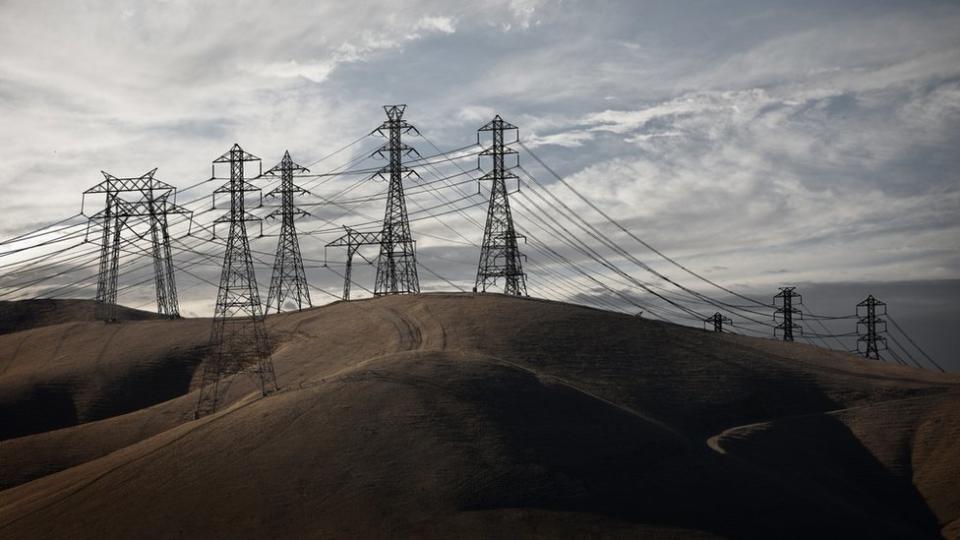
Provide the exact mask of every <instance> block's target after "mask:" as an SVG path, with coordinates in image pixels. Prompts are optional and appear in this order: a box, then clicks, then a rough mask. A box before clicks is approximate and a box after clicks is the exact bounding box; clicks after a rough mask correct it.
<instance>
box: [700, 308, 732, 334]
mask: <svg viewBox="0 0 960 540" xmlns="http://www.w3.org/2000/svg"><path fill="white" fill-rule="evenodd" d="M724 323H726V324H729V325H731V326H732V325H733V320H731V319H730V318H729V317H724V316H723V314H722V313H720V312H719V311H718V312H716V313H714V314H713V315H711V316H709V317H707V318H706V319H704V320H703V325H704V327H706V326H707V325H708V324H713V331H714V332H723V325H724Z"/></svg>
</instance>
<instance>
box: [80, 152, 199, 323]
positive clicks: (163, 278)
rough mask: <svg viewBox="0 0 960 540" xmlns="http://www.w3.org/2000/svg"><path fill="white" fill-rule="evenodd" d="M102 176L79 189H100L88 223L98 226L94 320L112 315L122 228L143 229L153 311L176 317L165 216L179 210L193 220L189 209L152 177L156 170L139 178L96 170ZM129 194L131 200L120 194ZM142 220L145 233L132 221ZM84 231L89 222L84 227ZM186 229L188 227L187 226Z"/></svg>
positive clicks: (91, 191)
mask: <svg viewBox="0 0 960 540" xmlns="http://www.w3.org/2000/svg"><path fill="white" fill-rule="evenodd" d="M101 172H102V174H103V176H104V180H103V181H102V182H100V183H99V184H97V185H96V186H94V187H92V188H90V189H88V190H86V191H84V192H83V203H82V205H81V213H82V212H83V210H82V207H83V205H85V204H86V196H87V195H92V194H99V193H103V194H105V197H106V201H105V205H104V209H103V210H101V211H100V212H98V213H96V214H94V215H93V216H91V217H90V223H98V224H99V225H100V227H101V241H100V260H99V270H98V272H97V296H96V309H95V311H96V316H97V319H99V320H104V321H116V320H117V282H118V279H119V273H120V251H121V250H120V246H121V244H122V243H123V242H124V241H125V240H124V239H123V235H122V232H123V230H124V229H126V230H128V231H129V232H130V233H132V234H133V235H134V236H135V239H134V240H133V242H135V241H136V240H141V239H143V238H144V237H145V236H147V235H148V234H149V236H150V240H151V249H150V254H151V255H152V258H153V267H154V283H155V288H156V298H157V314H158V315H160V316H161V317H165V318H177V317H179V316H180V306H179V302H178V299H177V286H176V280H175V279H174V266H173V254H172V252H171V248H170V233H169V220H168V216H169V215H171V214H179V215H184V216H188V217H189V221H190V224H191V226H192V222H193V212H192V211H190V210H187V209H185V208H183V207H180V206H177V204H176V203H175V202H173V201H172V199H175V198H176V188H174V187H173V186H171V185H170V184H167V183H166V182H163V181H161V180H158V179H157V178H155V176H154V175H155V174H156V172H157V169H153V170H151V171H148V172H147V173H146V174H144V175H142V176H139V177H130V178H118V177H116V176H113V175H111V174H109V173H106V172H103V171H101ZM123 194H128V196H130V194H132V196H133V199H132V200H127V199H125V198H123ZM144 222H146V223H148V224H149V229H148V232H138V230H137V225H139V224H141V223H144ZM88 234H89V226H88ZM188 234H189V230H188Z"/></svg>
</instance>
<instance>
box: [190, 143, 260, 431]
mask: <svg viewBox="0 0 960 540" xmlns="http://www.w3.org/2000/svg"><path fill="white" fill-rule="evenodd" d="M254 161H255V162H257V164H258V166H259V165H260V158H258V157H256V156H254V155H253V154H250V153H248V152H246V151H244V150H243V149H242V148H240V145H238V144H234V145H233V147H232V148H230V150H229V151H227V153H225V154H223V155H222V156H220V157H219V158H217V159H215V160H214V161H213V168H214V175H213V176H214V178H216V166H217V164H218V163H229V164H230V179H229V181H228V182H227V183H226V184H224V186H222V187H221V188H219V189H217V190H216V191H215V192H214V206H216V198H215V197H216V194H217V193H229V194H230V211H229V212H227V213H226V214H225V215H224V216H223V217H221V218H219V219H218V220H217V222H219V223H229V224H230V233H229V235H228V236H227V242H226V249H225V251H224V254H223V268H222V270H221V274H220V288H219V290H218V291H217V305H216V308H215V310H214V314H213V327H212V329H211V331H210V350H211V351H212V352H213V356H212V357H211V358H210V359H209V361H208V362H207V363H206V364H205V366H204V370H203V376H202V379H201V383H200V385H201V386H200V397H199V400H198V402H197V410H196V413H195V415H196V417H198V418H199V417H200V416H203V415H205V414H208V413H212V412H214V411H216V410H217V406H218V405H220V403H221V402H222V401H223V399H224V398H225V396H226V393H227V390H228V389H229V387H230V383H231V382H232V380H233V377H232V375H236V374H238V373H247V374H249V375H251V377H253V378H254V380H255V381H256V382H257V383H258V384H259V387H260V393H261V395H267V394H268V393H269V392H271V391H273V390H276V389H277V377H276V374H275V373H274V370H273V361H272V360H271V358H270V343H269V338H268V336H267V327H266V323H265V322H264V317H263V307H262V306H261V304H260V294H259V293H258V292H257V280H256V276H255V274H254V271H253V258H252V256H251V254H250V240H249V238H248V237H247V227H246V223H247V222H248V221H259V218H257V217H255V216H253V215H252V214H250V213H249V212H247V211H246V208H245V199H246V195H247V193H250V192H254V191H255V192H259V188H257V187H256V186H254V185H253V184H252V183H250V182H249V181H248V180H247V179H246V178H245V177H244V164H245V163H248V162H254ZM262 172H263V169H262V166H261V167H260V173H259V174H262ZM261 201H262V197H261Z"/></svg>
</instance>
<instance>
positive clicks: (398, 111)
mask: <svg viewBox="0 0 960 540" xmlns="http://www.w3.org/2000/svg"><path fill="white" fill-rule="evenodd" d="M406 108H407V106H406V105H384V107H383V110H384V111H385V112H386V113H387V120H386V121H385V122H384V123H383V124H381V125H380V127H378V128H377V129H375V130H374V131H373V132H374V133H379V134H380V135H382V136H384V137H386V138H387V142H386V144H384V145H383V146H381V147H380V149H379V150H377V151H376V152H374V155H377V156H380V157H386V158H387V159H388V160H389V163H388V164H387V166H386V167H383V168H382V169H380V171H378V172H377V176H379V177H380V178H382V179H384V180H388V181H389V183H390V186H389V189H388V194H387V207H386V210H385V211H384V214H383V229H382V230H381V232H380V256H379V257H378V258H377V280H376V283H375V285H374V289H373V293H374V295H376V296H381V295H385V294H405V293H419V292H420V280H419V278H418V277H417V253H416V243H415V242H414V240H413V237H412V236H411V235H410V222H409V221H408V220H407V203H406V201H405V200H404V197H403V180H404V179H405V178H408V177H410V176H415V177H417V178H419V175H418V174H417V172H416V171H414V170H413V169H410V168H408V167H406V166H405V165H403V157H404V156H407V155H410V154H414V155H419V154H417V151H416V150H415V149H414V148H413V147H411V146H407V145H406V144H404V143H403V141H402V140H401V137H402V136H403V135H405V134H408V133H413V134H415V135H419V134H420V132H419V131H417V128H415V127H414V126H413V125H411V124H408V123H407V121H406V120H404V119H403V112H404V111H405V110H406Z"/></svg>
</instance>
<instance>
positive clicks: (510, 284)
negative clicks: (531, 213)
mask: <svg viewBox="0 0 960 540" xmlns="http://www.w3.org/2000/svg"><path fill="white" fill-rule="evenodd" d="M485 131H489V132H491V134H492V138H493V141H492V144H491V145H490V147H489V148H487V149H485V150H484V151H483V152H481V153H480V156H481V157H482V156H490V157H491V158H492V159H493V169H492V170H491V171H490V172H488V173H486V174H484V175H483V176H482V177H480V180H491V181H492V184H491V186H490V204H489V206H488V207H487V224H486V226H485V227H484V231H483V245H482V246H481V248H480V263H479V264H478V265H477V280H476V284H475V286H474V290H476V291H479V292H487V289H488V288H491V287H494V286H496V283H497V280H498V279H500V278H503V292H504V294H515V295H518V296H526V295H527V276H526V274H524V273H523V264H522V262H521V258H522V255H521V253H520V248H519V246H518V242H517V239H518V238H522V236H518V235H517V232H516V230H515V229H514V227H513V214H512V213H511V212H510V199H509V197H508V195H507V182H506V181H507V179H518V177H517V175H515V174H514V173H512V172H510V169H513V168H514V167H517V166H518V165H519V156H518V155H517V152H516V150H513V149H512V148H510V147H508V146H506V145H505V144H504V132H505V131H513V132H514V134H515V137H514V140H516V139H517V137H518V136H519V130H518V129H517V126H514V125H513V124H510V123H509V122H505V121H504V120H503V119H502V118H500V115H497V116H495V117H494V118H493V120H492V121H490V122H489V123H487V124H486V125H485V126H483V127H482V128H480V129H479V130H477V143H478V144H479V143H480V137H481V135H482V133H483V132H485ZM506 156H515V157H517V164H511V165H510V166H509V167H507V165H506V163H505V162H506ZM478 159H479V158H478Z"/></svg>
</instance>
